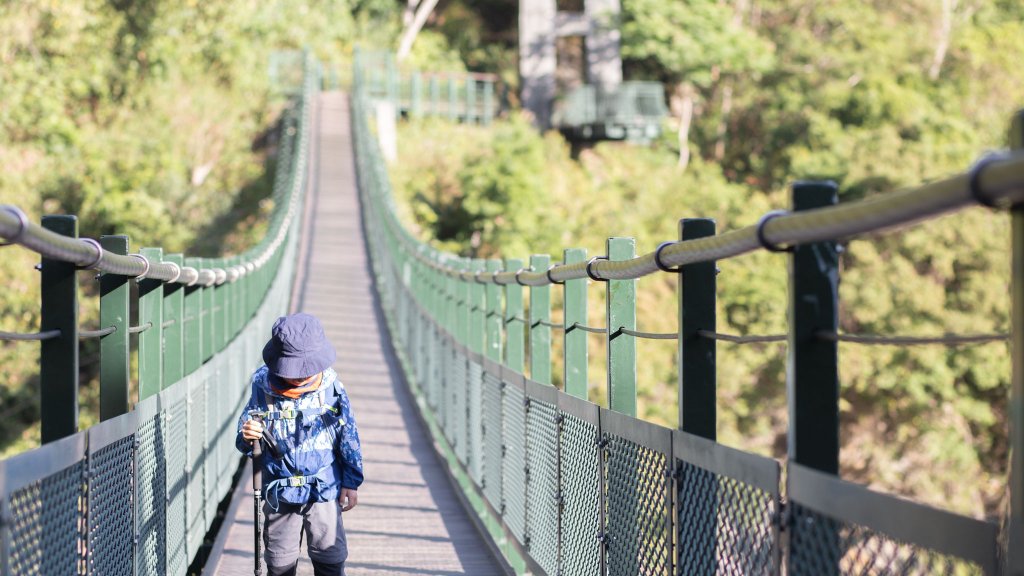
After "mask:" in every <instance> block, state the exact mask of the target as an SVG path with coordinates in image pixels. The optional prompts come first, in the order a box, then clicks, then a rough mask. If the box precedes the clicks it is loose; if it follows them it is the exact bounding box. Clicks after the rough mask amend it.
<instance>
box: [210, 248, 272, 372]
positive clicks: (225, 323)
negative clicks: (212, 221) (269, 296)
mask: <svg viewBox="0 0 1024 576" xmlns="http://www.w3.org/2000/svg"><path fill="white" fill-rule="evenodd" d="M276 260H277V259H276V258H271V260H270V262H268V263H267V282H268V283H270V282H272V281H273V275H274V272H272V271H273V270H276V268H277V267H276V264H275V263H276ZM219 262H220V263H223V262H224V261H223V260H220V261H219ZM227 302H228V289H227V285H225V284H221V285H220V286H215V287H214V288H213V350H214V354H216V353H217V352H220V351H221V350H223V349H224V347H225V346H227V344H228V330H229V329H230V318H229V317H228V304H227Z"/></svg>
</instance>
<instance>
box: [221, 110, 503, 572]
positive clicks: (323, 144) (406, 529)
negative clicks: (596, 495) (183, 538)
mask: <svg viewBox="0 0 1024 576" xmlns="http://www.w3.org/2000/svg"><path fill="white" fill-rule="evenodd" d="M349 121H350V118H349V110H348V102H347V100H346V98H345V97H344V96H343V95H341V94H339V93H327V94H324V95H322V96H321V99H320V105H319V106H318V113H317V116H316V118H315V122H316V123H317V126H318V131H317V133H316V134H317V136H316V137H315V139H314V142H313V148H312V151H311V155H312V161H311V163H310V186H311V188H310V190H311V192H312V194H310V195H309V196H310V204H311V206H308V207H307V219H306V228H305V230H306V238H305V239H304V241H305V245H304V247H303V249H302V251H301V256H300V258H302V259H303V262H302V265H300V267H299V268H300V270H299V278H298V279H297V285H296V290H295V292H294V296H293V306H294V308H295V310H296V311H303V312H309V313H311V314H316V315H318V316H319V317H320V318H321V320H322V321H323V323H324V328H325V329H326V330H327V334H328V336H329V337H330V339H331V341H332V342H333V343H334V345H335V347H336V348H337V349H338V361H337V363H336V364H335V369H336V370H337V371H338V373H339V374H340V375H341V378H342V381H343V382H345V384H346V389H347V390H348V393H349V395H350V396H351V398H352V403H353V410H354V413H355V417H356V419H357V421H358V423H359V431H360V435H361V439H362V442H363V457H364V465H365V473H366V483H365V484H364V485H363V487H362V488H361V489H360V490H359V506H358V507H356V508H355V509H354V510H352V511H351V512H348V513H346V515H345V524H346V529H347V532H348V539H349V561H348V563H347V564H346V567H347V570H346V572H347V574H348V576H360V575H368V574H401V575H411V574H421V575H449V574H471V575H474V576H488V575H491V574H502V573H503V571H502V570H501V568H500V567H499V564H498V563H497V561H496V560H495V559H494V557H493V556H492V555H491V552H490V549H489V547H488V544H487V543H486V542H485V541H484V540H483V539H482V537H481V536H480V534H479V533H478V532H477V531H476V529H475V528H474V526H473V524H472V523H471V521H470V520H469V518H468V516H467V514H466V511H465V510H464V509H463V508H462V506H461V504H460V502H459V500H458V496H457V495H456V493H455V491H454V488H453V487H452V485H451V484H450V483H449V480H448V477H447V475H446V473H445V471H444V469H443V468H442V467H441V466H442V464H441V462H440V461H439V459H438V458H437V456H436V455H435V453H434V450H433V447H432V445H431V442H432V441H431V440H430V435H429V433H428V432H427V431H426V430H425V429H424V428H423V426H422V424H421V422H420V421H419V420H418V418H417V416H416V413H415V410H416V408H415V406H414V404H413V400H412V398H411V397H410V395H409V393H408V391H407V389H406V388H405V386H404V383H403V382H402V380H401V379H402V375H401V374H402V373H401V369H400V367H399V365H398V362H397V360H396V358H395V356H394V354H393V351H392V350H391V348H390V342H389V341H388V336H387V332H386V330H387V329H386V325H385V323H384V319H383V316H382V312H381V310H380V307H379V304H378V303H377V300H376V295H375V292H374V287H373V284H372V280H371V272H370V270H369V260H368V256H367V253H366V246H365V241H364V237H363V229H362V222H361V220H360V217H359V201H358V197H357V194H356V186H355V183H356V176H355V166H354V164H353V156H352V154H353V152H352V142H351V134H350V130H349ZM251 478H252V477H251V475H250V474H249V472H248V471H247V472H246V473H245V474H243V476H242V482H241V485H240V486H239V487H238V488H237V489H236V491H235V495H234V500H233V502H232V505H231V508H230V510H229V512H228V518H227V519H226V520H225V524H224V528H223V529H222V531H221V536H220V537H219V538H218V542H217V544H216V545H215V547H214V550H213V554H212V555H211V557H210V560H209V561H208V563H207V566H206V569H205V570H204V574H217V575H221V576H231V575H235V574H238V575H242V574H245V575H249V574H252V573H253V518H252V488H251V481H252V480H251ZM300 558H301V559H300V562H299V574H301V575H311V574H312V573H313V572H312V566H311V565H310V564H309V560H308V558H306V557H305V551H303V553H302V555H301V556H300Z"/></svg>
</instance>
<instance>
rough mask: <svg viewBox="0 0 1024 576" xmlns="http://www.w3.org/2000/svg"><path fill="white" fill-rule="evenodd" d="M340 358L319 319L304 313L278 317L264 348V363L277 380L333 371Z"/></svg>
mask: <svg viewBox="0 0 1024 576" xmlns="http://www.w3.org/2000/svg"><path fill="white" fill-rule="evenodd" d="M337 356H338V355H337V353H336V352H335V351H334V346H331V343H330V342H328V341H327V336H325V335H324V327H323V326H321V325H320V320H318V319H317V318H316V316H311V315H309V314H303V313H301V312H300V313H298V314H292V315H290V316H282V317H280V318H278V319H277V322H274V327H273V328H271V330H270V341H269V342H267V345H266V346H264V347H263V361H264V362H266V364H267V368H269V369H270V373H271V374H272V375H274V376H277V377H278V378H308V377H310V376H313V375H314V374H319V373H320V372H323V371H324V370H326V369H328V368H330V367H331V364H334V360H335V358H337Z"/></svg>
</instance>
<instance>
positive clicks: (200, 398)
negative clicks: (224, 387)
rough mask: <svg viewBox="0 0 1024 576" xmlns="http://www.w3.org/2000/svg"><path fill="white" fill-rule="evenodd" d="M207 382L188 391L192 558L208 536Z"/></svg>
mask: <svg viewBox="0 0 1024 576" xmlns="http://www.w3.org/2000/svg"><path fill="white" fill-rule="evenodd" d="M206 408H207V403H206V382H204V381H202V380H197V383H196V384H194V385H193V386H192V387H191V390H189V404H188V436H187V438H188V496H187V498H186V499H185V508H186V518H187V519H188V532H187V543H188V547H187V551H188V557H189V558H192V557H193V556H195V554H196V552H197V551H198V550H199V546H200V545H201V544H202V543H203V536H204V535H205V534H206V521H205V519H204V515H205V508H206V507H205V505H204V502H205V497H204V495H205V490H204V489H203V482H204V481H205V478H204V476H205V474H204V469H203V468H204V466H203V462H204V461H205V459H206V449H205V444H206Z"/></svg>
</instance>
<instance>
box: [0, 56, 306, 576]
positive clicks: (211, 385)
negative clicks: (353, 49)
mask: <svg viewBox="0 0 1024 576" xmlns="http://www.w3.org/2000/svg"><path fill="white" fill-rule="evenodd" d="M298 66H299V72H298V75H297V77H298V78H300V80H299V84H298V86H297V88H298V90H296V92H297V96H296V97H295V99H294V100H293V102H292V104H291V106H290V107H289V109H288V111H287V112H286V114H285V116H284V120H283V122H282V126H281V134H280V140H279V142H280V147H279V152H278V168H277V172H276V180H275V182H274V192H273V194H274V202H275V204H274V205H275V208H274V212H273V214H272V216H271V218H270V222H269V226H268V230H267V233H266V235H265V237H264V238H263V239H262V240H261V241H260V242H259V243H258V244H257V245H256V246H254V247H253V248H251V249H250V250H248V251H246V252H245V253H243V254H240V255H237V256H234V257H229V258H218V259H208V258H189V257H183V256H182V255H181V254H163V253H162V251H161V249H160V248H143V249H142V250H140V251H139V253H137V254H128V252H129V244H128V238H127V237H125V236H107V237H103V238H101V239H100V240H99V242H96V241H93V240H79V239H77V221H76V220H75V217H74V216H50V217H45V218H44V219H43V223H42V228H40V227H38V226H35V225H33V224H31V223H30V222H28V220H27V219H26V218H25V217H24V214H23V213H21V211H20V210H17V209H16V208H14V207H10V206H4V207H0V236H2V237H4V238H6V239H7V240H9V241H11V242H15V243H19V244H22V245H23V246H25V247H28V248H30V249H32V250H35V251H37V252H39V253H41V254H43V260H42V266H41V271H42V274H41V276H42V303H41V304H42V326H41V329H40V332H39V333H38V334H33V335H10V334H4V335H0V338H4V337H12V338H15V337H17V338H21V339H42V340H43V342H42V360H41V364H42V365H41V386H42V391H41V394H42V419H43V420H42V425H43V440H44V444H43V446H41V447H39V448H37V449H35V450H32V451H29V452H26V453H23V454H19V455H17V456H14V457H11V458H8V459H6V460H4V461H2V462H0V574H3V575H4V576H23V575H41V576H58V575H73V574H79V575H96V576H109V575H114V574H119V575H121V574H139V575H141V574H147V575H153V576H163V575H168V574H169V575H184V574H186V573H187V571H188V568H189V565H190V564H191V563H192V562H193V561H194V560H195V559H196V557H197V556H201V554H202V552H203V550H204V546H205V543H204V537H205V535H206V533H207V531H208V530H209V529H210V527H211V525H212V523H213V522H214V521H215V519H216V516H217V506H218V504H219V503H220V501H221V500H222V499H223V498H224V497H225V496H226V495H227V494H228V493H229V492H230V491H231V488H232V486H231V480H232V477H233V476H234V474H235V472H236V471H237V469H238V465H239V456H238V453H237V452H236V451H235V448H234V438H235V434H234V425H235V419H236V418H237V417H238V414H239V413H240V411H241V409H242V407H243V406H244V404H245V402H246V400H247V396H248V380H249V375H250V373H251V371H252V370H254V369H255V368H256V367H257V366H258V359H259V357H260V353H259V352H260V349H261V347H262V345H263V343H264V341H265V340H266V335H267V334H268V333H269V330H270V327H271V324H272V323H273V322H274V320H275V319H276V318H277V317H278V316H280V315H282V314H285V313H287V310H288V306H289V301H290V297H291V289H292V282H293V272H294V266H295V252H296V246H297V242H298V238H299V233H298V229H299V220H300V218H301V206H302V198H303V194H304V188H305V181H306V166H307V154H308V145H309V139H310V130H311V126H310V114H311V111H312V105H313V102H314V98H315V96H316V90H317V86H318V85H319V80H318V78H317V77H316V71H317V65H316V63H315V62H314V61H313V60H312V59H310V58H308V57H306V58H305V59H304V60H301V61H299V62H298ZM303 71H304V72H303ZM54 233H56V234H54ZM101 248H102V249H101ZM81 269H93V270H99V271H100V272H101V276H100V325H101V327H102V328H101V330H99V331H98V332H95V333H92V334H86V333H84V332H83V331H80V330H79V328H78V300H77V298H78V295H77V292H78V282H77V279H76V276H77V273H78V270H81ZM133 281H135V282H137V283H138V291H137V293H138V300H137V301H136V302H135V303H134V307H136V308H137V310H138V319H139V324H138V326H135V327H131V326H129V324H128V322H129V318H130V315H129V311H130V308H131V307H132V306H133V304H132V302H130V300H131V293H132V292H131V290H130V289H129V288H130V287H129V283H130V282H133ZM129 333H138V334H139V338H138V381H139V402H138V403H137V404H135V405H134V406H130V401H129V379H130V376H131V374H130V372H129V364H128V358H129V354H130V348H129V346H130V342H131V339H130V338H129V337H128V335H129ZM87 336H99V337H100V338H101V342H100V386H101V391H100V403H101V407H100V410H101V419H102V420H103V421H102V422H101V423H100V424H98V425H96V426H93V427H92V428H89V429H88V430H83V431H78V430H77V428H78V368H79V366H78V341H79V338H80V337H87Z"/></svg>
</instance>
